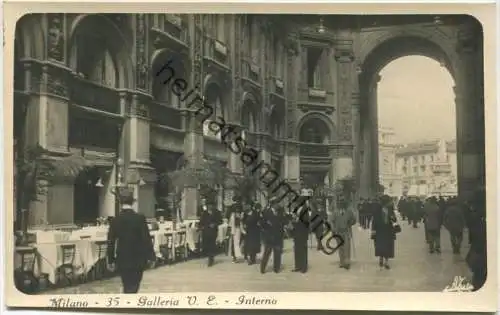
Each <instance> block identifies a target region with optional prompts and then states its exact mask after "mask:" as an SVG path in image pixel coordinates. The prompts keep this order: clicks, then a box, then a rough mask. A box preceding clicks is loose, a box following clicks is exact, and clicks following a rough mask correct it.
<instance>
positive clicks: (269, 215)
mask: <svg viewBox="0 0 500 315" xmlns="http://www.w3.org/2000/svg"><path fill="white" fill-rule="evenodd" d="M277 201H278V199H277V198H276V197H273V198H271V199H270V200H269V206H268V207H267V209H266V210H264V212H263V213H262V218H261V224H260V225H261V227H262V230H263V231H262V236H263V240H264V254H263V255H262V261H261V262H260V272H261V273H265V272H266V267H267V262H268V261H269V256H270V255H271V252H272V253H273V270H274V272H276V273H278V272H280V269H281V254H282V251H283V237H284V228H285V225H286V218H285V216H284V213H283V209H278V204H277Z"/></svg>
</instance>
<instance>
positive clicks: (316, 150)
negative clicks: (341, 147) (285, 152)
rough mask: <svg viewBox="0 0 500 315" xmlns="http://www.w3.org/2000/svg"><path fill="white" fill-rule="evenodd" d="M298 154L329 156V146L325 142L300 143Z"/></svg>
mask: <svg viewBox="0 0 500 315" xmlns="http://www.w3.org/2000/svg"><path fill="white" fill-rule="evenodd" d="M300 155H301V156H307V157H329V156H330V148H329V146H328V145H325V144H319V143H302V144H301V145H300Z"/></svg>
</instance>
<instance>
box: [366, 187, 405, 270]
mask: <svg viewBox="0 0 500 315" xmlns="http://www.w3.org/2000/svg"><path fill="white" fill-rule="evenodd" d="M399 231H400V227H399V225H398V224H397V218H396V214H395V213H394V207H393V205H392V200H391V198H390V197H389V196H382V197H381V199H380V204H378V203H375V204H374V213H373V223H372V235H371V238H372V239H373V240H374V242H375V256H376V257H378V258H379V266H380V268H385V269H390V266H389V258H394V242H395V240H396V233H398V232H399Z"/></svg>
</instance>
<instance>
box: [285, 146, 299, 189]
mask: <svg viewBox="0 0 500 315" xmlns="http://www.w3.org/2000/svg"><path fill="white" fill-rule="evenodd" d="M299 152H300V151H299V145H298V144H297V143H295V142H287V143H286V147H285V157H284V167H283V171H284V172H283V175H282V176H283V179H284V180H286V181H287V182H288V183H290V185H297V184H298V183H299V179H300V153H299Z"/></svg>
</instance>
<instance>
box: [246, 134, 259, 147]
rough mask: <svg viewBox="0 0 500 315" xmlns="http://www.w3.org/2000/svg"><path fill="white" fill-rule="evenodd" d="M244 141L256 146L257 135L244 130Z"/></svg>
mask: <svg viewBox="0 0 500 315" xmlns="http://www.w3.org/2000/svg"><path fill="white" fill-rule="evenodd" d="M245 142H246V143H247V144H248V145H250V146H253V147H255V146H257V135H256V134H255V133H253V132H251V131H246V132H245Z"/></svg>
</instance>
